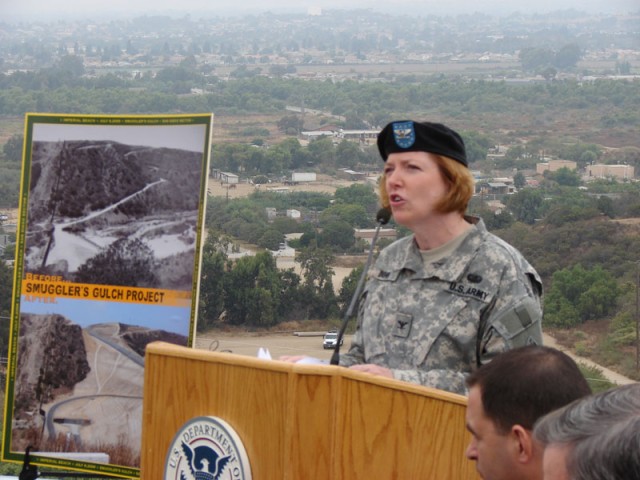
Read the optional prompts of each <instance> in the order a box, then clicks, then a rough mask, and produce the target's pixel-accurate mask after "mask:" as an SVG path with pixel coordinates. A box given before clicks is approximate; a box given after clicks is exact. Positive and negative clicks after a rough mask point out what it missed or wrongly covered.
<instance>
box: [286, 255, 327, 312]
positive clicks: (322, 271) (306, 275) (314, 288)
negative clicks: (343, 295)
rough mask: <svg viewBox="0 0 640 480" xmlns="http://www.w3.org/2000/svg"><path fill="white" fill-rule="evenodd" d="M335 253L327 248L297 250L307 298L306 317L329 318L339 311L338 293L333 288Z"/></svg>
mask: <svg viewBox="0 0 640 480" xmlns="http://www.w3.org/2000/svg"><path fill="white" fill-rule="evenodd" d="M333 258H334V257H333V254H332V253H331V251H330V250H329V249H326V248H313V247H311V248H304V249H301V250H298V251H297V252H296V262H298V263H299V264H300V268H301V271H302V278H303V279H304V281H303V285H302V289H301V290H302V292H303V295H304V297H305V298H306V302H307V303H306V315H305V317H304V318H328V317H329V316H331V315H332V314H335V313H336V312H337V302H336V295H335V292H334V290H333V273H334V271H333V269H332V268H331V266H330V265H331V263H332V262H333Z"/></svg>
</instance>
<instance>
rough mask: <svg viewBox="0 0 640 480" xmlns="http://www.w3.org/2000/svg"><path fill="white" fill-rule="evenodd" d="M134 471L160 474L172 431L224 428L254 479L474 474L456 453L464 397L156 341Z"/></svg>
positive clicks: (452, 478)
mask: <svg viewBox="0 0 640 480" xmlns="http://www.w3.org/2000/svg"><path fill="white" fill-rule="evenodd" d="M145 358H146V360H145V362H146V364H145V380H144V400H143V427H142V453H141V471H140V473H141V477H140V478H141V479H143V480H159V479H162V478H164V477H163V475H164V465H165V459H166V457H167V453H168V449H169V447H170V445H171V443H172V440H173V438H174V436H175V434H176V432H177V431H178V430H179V429H180V428H181V427H182V426H183V425H184V424H185V422H188V421H189V420H190V419H192V418H194V417H199V416H213V417H217V418H220V419H222V420H224V421H225V422H227V423H228V424H229V425H231V426H232V427H233V429H234V430H235V431H236V432H237V434H238V435H239V436H240V438H241V440H242V443H243V444H244V447H245V449H246V451H247V454H248V457H249V461H250V464H251V471H252V476H253V479H255V480H266V479H273V480H312V479H336V480H338V479H347V478H353V479H365V480H378V479H407V480H408V479H429V480H431V479H445V480H466V479H474V480H477V479H478V478H479V477H478V475H477V473H476V471H475V464H474V462H472V461H469V460H467V459H466V458H465V456H464V451H465V448H466V446H467V444H468V441H469V435H468V433H467V432H466V430H465V408H466V398H465V397H463V396H460V395H456V394H452V393H448V392H444V391H440V390H435V389H430V388H426V387H422V386H419V385H412V384H408V383H405V382H400V381H397V380H391V379H387V378H382V377H376V376H372V375H368V374H364V373H360V372H355V371H351V370H349V369H346V368H342V367H338V366H329V365H299V364H291V363H285V362H281V361H272V360H260V359H257V358H252V357H247V356H240V355H235V354H230V353H218V352H209V351H205V350H195V349H191V348H186V347H179V346H176V345H171V344H167V343H161V342H156V343H152V344H150V345H148V346H147V350H146V357H145Z"/></svg>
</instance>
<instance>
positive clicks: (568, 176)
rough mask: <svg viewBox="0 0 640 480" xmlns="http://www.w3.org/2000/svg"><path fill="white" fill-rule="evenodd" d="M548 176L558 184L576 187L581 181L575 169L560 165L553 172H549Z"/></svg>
mask: <svg viewBox="0 0 640 480" xmlns="http://www.w3.org/2000/svg"><path fill="white" fill-rule="evenodd" d="M549 178H551V179H553V180H555V181H556V182H558V184H559V185H564V186H571V187H577V186H578V185H580V184H581V183H582V181H581V180H580V175H579V174H578V172H577V171H575V170H570V169H568V168H567V167H562V168H560V169H558V170H556V171H555V172H550V173H549Z"/></svg>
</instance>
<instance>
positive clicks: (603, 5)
mask: <svg viewBox="0 0 640 480" xmlns="http://www.w3.org/2000/svg"><path fill="white" fill-rule="evenodd" d="M177 6H179V7H177ZM354 9H369V10H373V11H378V12H383V13H387V14H397V15H411V16H426V15H460V14H473V13H485V14H488V15H508V14H511V13H514V12H521V13H549V12H554V11H561V10H570V9H573V10H577V11H583V12H587V13H591V14H596V13H605V14H611V13H630V12H640V5H639V4H638V0H538V1H536V2H530V1H525V0H512V1H508V2H504V0H485V1H484V2H482V4H481V6H479V4H478V2H477V1H476V0H456V1H454V2H446V3H444V2H441V1H438V0H411V1H409V0H392V1H391V2H387V3H384V2H379V1H372V0H352V1H351V2H349V3H345V2H343V1H337V0H297V1H293V0H271V1H269V2H268V3H267V2H264V1H253V0H247V1H244V2H239V3H236V4H234V3H233V2H223V1H220V0H182V1H181V2H174V1H168V0H138V1H136V2H131V1H130V0H111V1H110V2H108V3H106V2H105V3H103V4H97V3H96V2H90V1H86V0H23V1H21V2H15V0H0V15H1V18H2V20H1V21H0V22H2V21H36V20H37V21H46V20H57V19H62V18H69V19H79V18H87V19H92V18H93V19H95V20H98V19H104V17H105V16H107V17H127V16H139V15H170V16H184V15H191V16H236V15H238V16H239V15H249V14H257V13H263V12H273V13H307V12H309V11H310V10H314V11H316V12H317V11H318V10H324V11H327V10H354Z"/></svg>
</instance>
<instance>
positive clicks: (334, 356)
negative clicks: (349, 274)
mask: <svg viewBox="0 0 640 480" xmlns="http://www.w3.org/2000/svg"><path fill="white" fill-rule="evenodd" d="M385 223H386V222H385ZM381 227H382V222H381V221H379V222H378V226H377V227H376V231H375V232H374V234H373V238H372V239H371V247H370V248H369V254H368V255H367V261H366V262H365V264H364V267H363V269H362V273H360V278H359V279H358V284H357V285H356V290H355V292H354V293H353V296H352V297H351V302H350V303H349V308H347V312H346V313H345V315H344V318H343V319H342V325H340V330H339V331H338V336H337V338H336V346H335V348H334V350H333V354H332V355H331V361H330V364H331V365H338V364H339V363H340V344H341V343H342V338H343V337H344V332H345V330H346V329H347V325H348V324H349V319H350V318H351V315H353V310H354V308H355V306H356V302H357V301H358V297H360V293H361V292H362V287H363V286H364V279H365V278H366V276H367V271H368V270H369V266H370V265H371V258H372V257H373V249H374V247H375V245H376V240H377V239H378V233H379V232H380V228H381Z"/></svg>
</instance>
